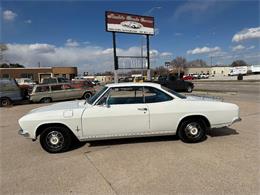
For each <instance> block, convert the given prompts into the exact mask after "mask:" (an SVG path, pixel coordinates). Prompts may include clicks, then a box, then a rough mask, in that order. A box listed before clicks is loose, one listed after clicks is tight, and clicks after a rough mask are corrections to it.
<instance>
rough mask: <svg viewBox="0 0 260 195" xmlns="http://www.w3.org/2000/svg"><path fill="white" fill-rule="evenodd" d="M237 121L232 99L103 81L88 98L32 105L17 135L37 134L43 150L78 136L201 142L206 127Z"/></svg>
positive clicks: (58, 148) (68, 143)
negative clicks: (174, 138) (173, 138)
mask: <svg viewBox="0 0 260 195" xmlns="http://www.w3.org/2000/svg"><path fill="white" fill-rule="evenodd" d="M239 120H241V119H240V116H239V107H238V106H237V105H235V104H231V103H225V102H221V101H216V100H215V99H210V98H206V99H202V98H196V97H185V96H183V95H181V94H178V93H176V92H174V91H172V90H170V89H167V88H164V87H162V86H161V85H159V84H155V83H120V84H108V85H105V86H104V87H103V88H102V89H101V90H100V91H99V92H97V93H96V94H95V95H94V96H92V97H91V98H90V99H88V100H86V101H85V100H81V101H79V100H76V101H68V102H61V103H56V104H52V105H48V106H44V107H40V108H37V109H34V110H32V111H30V112H29V113H27V114H26V115H25V116H23V117H22V118H21V119H20V120H19V125H20V127H21V129H20V130H19V134H20V135H23V136H25V137H27V138H30V139H32V140H36V139H37V137H38V136H39V137H40V143H41V146H42V148H43V149H44V150H46V151H47V152H50V153H58V152H64V151H67V150H69V148H70V146H71V144H72V139H73V138H76V139H78V140H79V141H90V140H104V139H117V138H129V137H131V138H132V137H142V136H143V137H144V136H159V135H175V134H176V135H177V136H178V137H179V138H180V139H181V140H182V141H184V142H189V143H194V142H199V141H203V140H204V139H205V137H206V134H207V130H208V129H210V128H220V127H225V126H230V125H232V124H233V123H235V122H237V121H239Z"/></svg>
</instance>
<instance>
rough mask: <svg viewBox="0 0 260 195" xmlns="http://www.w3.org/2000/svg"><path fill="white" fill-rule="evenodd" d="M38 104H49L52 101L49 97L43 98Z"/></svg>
mask: <svg viewBox="0 0 260 195" xmlns="http://www.w3.org/2000/svg"><path fill="white" fill-rule="evenodd" d="M40 102H41V103H50V102H52V99H51V98H49V97H45V98H42V99H41V101H40Z"/></svg>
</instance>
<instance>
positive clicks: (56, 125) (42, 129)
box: [36, 123, 76, 138]
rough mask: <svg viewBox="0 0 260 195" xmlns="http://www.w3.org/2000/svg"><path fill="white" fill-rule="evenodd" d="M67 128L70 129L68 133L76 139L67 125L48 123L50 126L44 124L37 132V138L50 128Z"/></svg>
mask: <svg viewBox="0 0 260 195" xmlns="http://www.w3.org/2000/svg"><path fill="white" fill-rule="evenodd" d="M53 126H55V127H65V128H66V129H68V131H69V132H70V134H71V135H72V136H74V137H76V136H75V135H74V133H73V132H72V131H71V129H70V128H68V127H67V126H66V125H64V124H62V123H48V124H42V125H40V126H39V127H38V128H37V130H36V138H37V137H38V136H39V135H40V134H41V133H42V132H43V131H44V130H45V129H46V128H48V127H53Z"/></svg>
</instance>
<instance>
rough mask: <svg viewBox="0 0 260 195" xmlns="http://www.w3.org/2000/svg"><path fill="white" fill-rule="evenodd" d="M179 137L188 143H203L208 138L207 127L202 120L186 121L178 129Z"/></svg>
mask: <svg viewBox="0 0 260 195" xmlns="http://www.w3.org/2000/svg"><path fill="white" fill-rule="evenodd" d="M178 136H179V138H180V139H181V140H182V141H183V142H186V143H195V142H200V141H203V140H204V139H205V138H206V126H205V124H204V123H203V121H201V120H195V119H194V120H192V119H191V120H185V121H183V122H182V124H181V126H180V128H179V129H178Z"/></svg>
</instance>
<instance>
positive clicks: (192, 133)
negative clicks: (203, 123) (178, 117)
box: [184, 122, 201, 138]
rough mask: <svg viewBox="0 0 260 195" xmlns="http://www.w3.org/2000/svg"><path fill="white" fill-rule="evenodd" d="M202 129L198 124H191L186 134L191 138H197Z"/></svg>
mask: <svg viewBox="0 0 260 195" xmlns="http://www.w3.org/2000/svg"><path fill="white" fill-rule="evenodd" d="M200 130H201V127H200V125H199V124H198V123H195V122H194V123H190V124H188V125H187V126H186V128H185V130H184V131H185V134H186V135H187V137H189V138H196V137H198V136H199V134H200Z"/></svg>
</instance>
